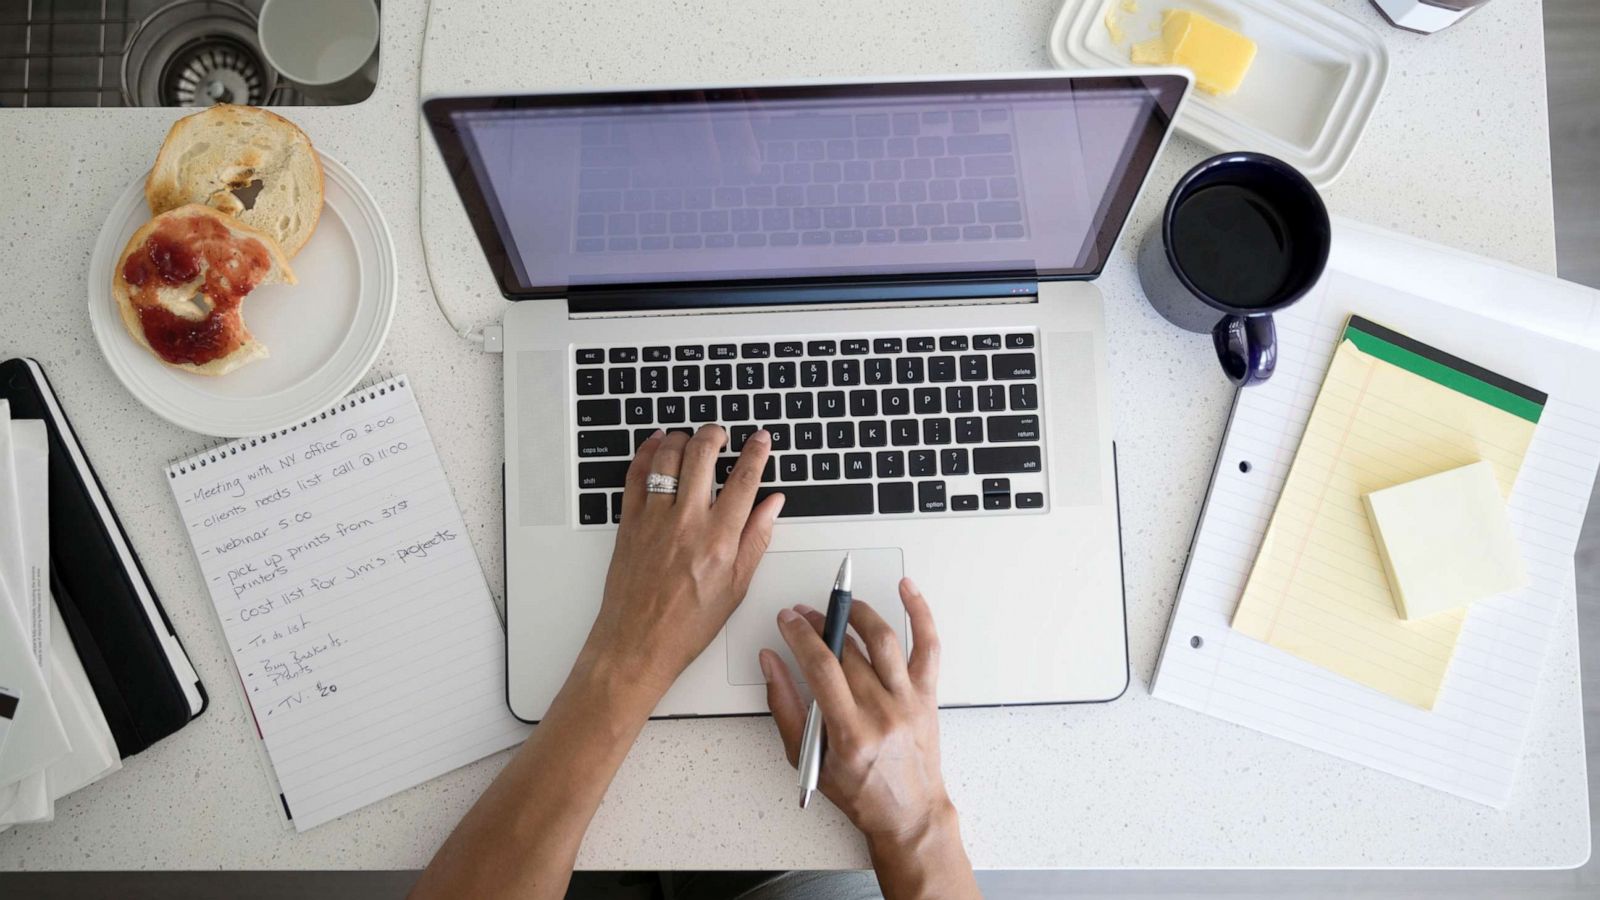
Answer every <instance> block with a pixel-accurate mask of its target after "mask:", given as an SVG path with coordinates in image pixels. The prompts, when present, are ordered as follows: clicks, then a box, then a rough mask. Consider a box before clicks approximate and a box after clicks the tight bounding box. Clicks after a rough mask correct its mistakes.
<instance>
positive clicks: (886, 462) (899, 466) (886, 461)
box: [877, 450, 906, 478]
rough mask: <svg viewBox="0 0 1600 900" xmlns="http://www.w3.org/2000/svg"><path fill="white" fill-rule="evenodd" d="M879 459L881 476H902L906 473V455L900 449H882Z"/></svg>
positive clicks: (879, 473)
mask: <svg viewBox="0 0 1600 900" xmlns="http://www.w3.org/2000/svg"><path fill="white" fill-rule="evenodd" d="M877 461H878V477H879V478H902V477H904V476H905V474H906V455H905V453H903V452H901V451H899V450H880V451H878V456H877Z"/></svg>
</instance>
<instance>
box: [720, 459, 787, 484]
mask: <svg viewBox="0 0 1600 900" xmlns="http://www.w3.org/2000/svg"><path fill="white" fill-rule="evenodd" d="M738 462H739V459H738V458H737V457H733V456H724V457H721V458H720V459H718V460H717V465H716V477H717V484H727V483H728V479H729V477H731V476H732V475H733V467H734V466H735V465H736V464H737V463H738ZM761 480H762V481H764V482H770V481H777V480H778V461H777V460H776V459H774V458H772V457H770V456H769V457H767V464H766V465H765V466H762V467H761Z"/></svg>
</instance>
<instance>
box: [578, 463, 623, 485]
mask: <svg viewBox="0 0 1600 900" xmlns="http://www.w3.org/2000/svg"><path fill="white" fill-rule="evenodd" d="M627 480H628V460H625V459H620V460H615V461H613V460H607V461H605V462H581V463H578V487H580V488H583V489H585V490H588V489H589V488H619V487H622V485H623V484H624V483H625V482H626V481H627Z"/></svg>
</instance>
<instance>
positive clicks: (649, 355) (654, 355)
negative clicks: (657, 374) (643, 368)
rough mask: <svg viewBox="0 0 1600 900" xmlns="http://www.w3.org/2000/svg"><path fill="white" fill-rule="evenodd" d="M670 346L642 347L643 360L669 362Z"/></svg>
mask: <svg viewBox="0 0 1600 900" xmlns="http://www.w3.org/2000/svg"><path fill="white" fill-rule="evenodd" d="M671 360H672V348H671V347H646V348H644V361H645V362H671Z"/></svg>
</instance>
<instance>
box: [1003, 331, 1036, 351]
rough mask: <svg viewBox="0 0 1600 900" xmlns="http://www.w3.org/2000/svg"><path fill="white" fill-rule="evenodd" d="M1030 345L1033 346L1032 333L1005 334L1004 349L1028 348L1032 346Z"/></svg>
mask: <svg viewBox="0 0 1600 900" xmlns="http://www.w3.org/2000/svg"><path fill="white" fill-rule="evenodd" d="M1032 346H1033V335H1032V334H1008V335H1006V349H1007V350H1026V349H1028V348H1029V347H1032Z"/></svg>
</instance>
